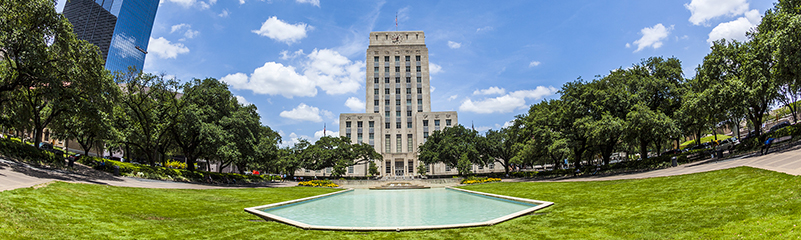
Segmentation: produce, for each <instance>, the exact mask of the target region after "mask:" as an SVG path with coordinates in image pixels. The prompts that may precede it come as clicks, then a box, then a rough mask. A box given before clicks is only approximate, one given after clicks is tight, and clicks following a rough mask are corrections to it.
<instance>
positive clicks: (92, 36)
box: [63, 0, 159, 72]
mask: <svg viewBox="0 0 801 240" xmlns="http://www.w3.org/2000/svg"><path fill="white" fill-rule="evenodd" d="M158 6H159V0H137V1H130V0H127V1H123V0H70V1H67V4H66V5H64V11H63V13H64V16H65V17H66V18H67V20H69V21H70V23H72V26H73V28H72V30H73V32H75V34H76V35H77V37H78V38H79V39H83V40H86V41H88V42H90V43H92V44H94V45H96V46H98V48H100V51H101V53H102V56H103V59H104V60H105V61H106V69H108V70H110V71H112V72H114V71H122V72H125V71H128V67H135V68H136V69H138V70H142V68H143V67H144V64H145V55H146V54H147V44H148V42H149V41H150V32H151V31H152V29H153V20H155V18H156V10H157V9H158Z"/></svg>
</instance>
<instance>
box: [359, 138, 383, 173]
mask: <svg viewBox="0 0 801 240" xmlns="http://www.w3.org/2000/svg"><path fill="white" fill-rule="evenodd" d="M353 153H354V154H355V155H356V160H357V161H356V162H355V163H353V164H354V165H358V164H365V165H364V167H365V169H364V174H365V175H367V174H371V175H378V168H376V169H375V173H373V172H372V171H371V170H372V168H375V162H374V161H375V160H379V161H381V160H384V156H383V155H381V154H380V153H378V152H376V151H375V148H374V147H373V146H370V144H366V143H363V142H360V143H357V144H353ZM368 163H370V164H368ZM368 165H369V166H368Z"/></svg>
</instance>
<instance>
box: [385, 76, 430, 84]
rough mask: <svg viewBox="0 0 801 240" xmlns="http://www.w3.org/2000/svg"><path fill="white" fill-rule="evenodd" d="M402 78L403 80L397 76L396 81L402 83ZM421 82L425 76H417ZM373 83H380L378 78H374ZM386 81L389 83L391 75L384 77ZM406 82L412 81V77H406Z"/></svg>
mask: <svg viewBox="0 0 801 240" xmlns="http://www.w3.org/2000/svg"><path fill="white" fill-rule="evenodd" d="M400 80H401V78H400V77H395V83H400V82H401V81H400ZM421 82H423V78H422V77H417V83H421ZM373 83H378V78H373ZM384 83H389V77H385V78H384ZM406 83H412V78H411V77H406Z"/></svg>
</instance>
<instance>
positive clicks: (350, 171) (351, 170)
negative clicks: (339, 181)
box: [348, 166, 353, 174]
mask: <svg viewBox="0 0 801 240" xmlns="http://www.w3.org/2000/svg"><path fill="white" fill-rule="evenodd" d="M348 173H350V174H353V166H348Z"/></svg>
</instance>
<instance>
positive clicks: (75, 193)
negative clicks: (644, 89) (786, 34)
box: [0, 167, 801, 239]
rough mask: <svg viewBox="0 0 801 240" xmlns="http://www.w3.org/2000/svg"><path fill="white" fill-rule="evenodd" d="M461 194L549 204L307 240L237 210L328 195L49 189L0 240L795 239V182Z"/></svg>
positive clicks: (1, 200)
mask: <svg viewBox="0 0 801 240" xmlns="http://www.w3.org/2000/svg"><path fill="white" fill-rule="evenodd" d="M464 188H465V189H470V190H477V191H483V192H489V193H496V194H504V195H509V196H516V197H525V198H532V199H538V200H546V201H553V202H555V204H554V206H551V207H549V208H546V209H544V210H541V211H540V212H538V213H536V214H532V215H527V216H522V217H519V218H516V219H513V220H510V221H507V222H504V223H501V224H498V225H495V226H489V227H476V228H464V229H446V230H432V231H411V232H333V231H305V230H302V229H299V228H295V227H291V226H288V225H284V224H281V223H276V222H259V221H252V220H257V219H258V218H257V217H255V216H253V215H250V214H247V213H245V212H244V211H243V208H245V207H252V206H258V205H263V204H269V203H274V202H280V201H284V200H289V199H297V198H302V197H306V196H312V195H317V194H323V193H328V192H332V191H336V190H333V189H326V188H303V187H294V188H261V189H222V190H169V189H140V188H122V187H110V186H103V185H88V184H71V183H60V182H59V183H53V184H50V185H49V186H46V187H39V188H25V189H16V190H12V191H5V192H0V239H23V238H24V239H28V238H37V239H70V238H80V239H96V238H103V239H105V238H119V239H153V238H160V239H173V238H177V239H186V238H189V239H196V238H204V239H205V238H215V239H244V238H247V239H252V238H255V239H396V238H397V239H419V238H425V239H621V238H623V239H675V238H681V239H684V238H694V239H698V238H701V239H732V238H734V239H739V238H749V239H798V238H800V237H801V234H799V232H795V230H801V229H799V228H798V227H796V225H797V224H801V221H799V219H801V199H799V196H801V194H799V192H801V177H797V176H791V175H787V174H783V173H777V172H771V171H766V170H761V169H754V168H747V167H740V168H735V169H727V170H721V171H714V172H707V173H699V174H691V175H683V176H673V177H662V178H651V179H643V180H620V181H602V182H560V183H541V182H532V183H487V184H479V185H472V186H465V187H464Z"/></svg>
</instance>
